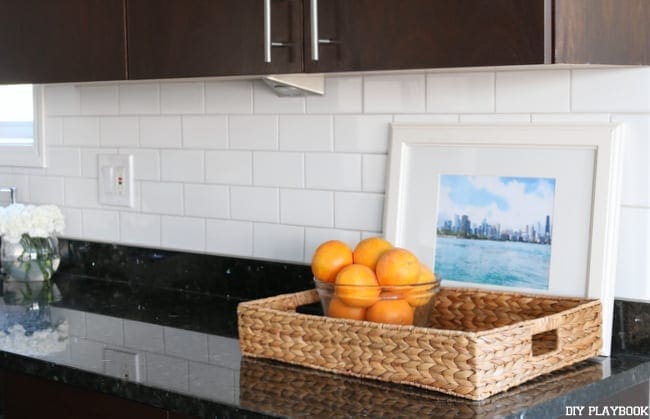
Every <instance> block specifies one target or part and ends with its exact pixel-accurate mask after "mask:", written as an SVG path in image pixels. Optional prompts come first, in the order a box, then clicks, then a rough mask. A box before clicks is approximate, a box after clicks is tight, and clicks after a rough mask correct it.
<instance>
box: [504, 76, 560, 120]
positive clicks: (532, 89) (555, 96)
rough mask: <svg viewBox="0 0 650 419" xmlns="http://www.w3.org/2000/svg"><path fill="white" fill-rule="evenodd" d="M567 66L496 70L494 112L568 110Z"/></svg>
mask: <svg viewBox="0 0 650 419" xmlns="http://www.w3.org/2000/svg"><path fill="white" fill-rule="evenodd" d="M570 92H571V84H570V72H569V70H553V71H549V70H535V71H500V72H497V76H496V99H497V100H496V110H497V112H569V103H570V100H569V95H570Z"/></svg>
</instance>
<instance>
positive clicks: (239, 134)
mask: <svg viewBox="0 0 650 419" xmlns="http://www.w3.org/2000/svg"><path fill="white" fill-rule="evenodd" d="M229 136H230V148H233V149H244V150H277V149H278V118H277V117H276V116H244V115H237V116H231V117H230V132H229Z"/></svg>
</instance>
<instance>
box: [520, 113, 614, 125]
mask: <svg viewBox="0 0 650 419" xmlns="http://www.w3.org/2000/svg"><path fill="white" fill-rule="evenodd" d="M531 118H532V122H533V123H544V124H555V123H557V124H584V123H607V122H609V118H610V116H609V114H601V113H540V114H533V115H531Z"/></svg>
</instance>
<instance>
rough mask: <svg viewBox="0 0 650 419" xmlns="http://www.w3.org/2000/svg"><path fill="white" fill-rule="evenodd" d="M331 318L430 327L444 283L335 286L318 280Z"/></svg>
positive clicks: (317, 287) (317, 284)
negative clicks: (433, 309)
mask: <svg viewBox="0 0 650 419" xmlns="http://www.w3.org/2000/svg"><path fill="white" fill-rule="evenodd" d="M314 284H315V286H316V291H317V292H318V296H319V297H320V302H321V305H322V307H323V312H324V313H325V315H326V316H329V317H339V318H348V319H355V320H367V321H373V322H378V323H389V324H401V325H415V326H423V327H427V326H428V325H429V323H430V322H429V315H430V314H431V312H432V308H433V302H434V298H435V295H436V294H437V293H438V291H439V289H440V281H439V280H436V281H433V282H426V283H421V284H415V285H390V286H387V285H383V286H382V285H379V286H376V287H371V286H362V285H335V284H334V283H331V282H324V281H321V280H319V279H316V278H314Z"/></svg>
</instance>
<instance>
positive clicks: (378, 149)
mask: <svg viewBox="0 0 650 419" xmlns="http://www.w3.org/2000/svg"><path fill="white" fill-rule="evenodd" d="M392 120H393V118H392V117H391V116H390V115H363V116H356V115H355V116H352V115H350V116H348V115H346V116H336V117H334V150H335V151H351V152H366V153H386V152H387V150H388V137H389V133H390V123H391V122H392Z"/></svg>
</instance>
